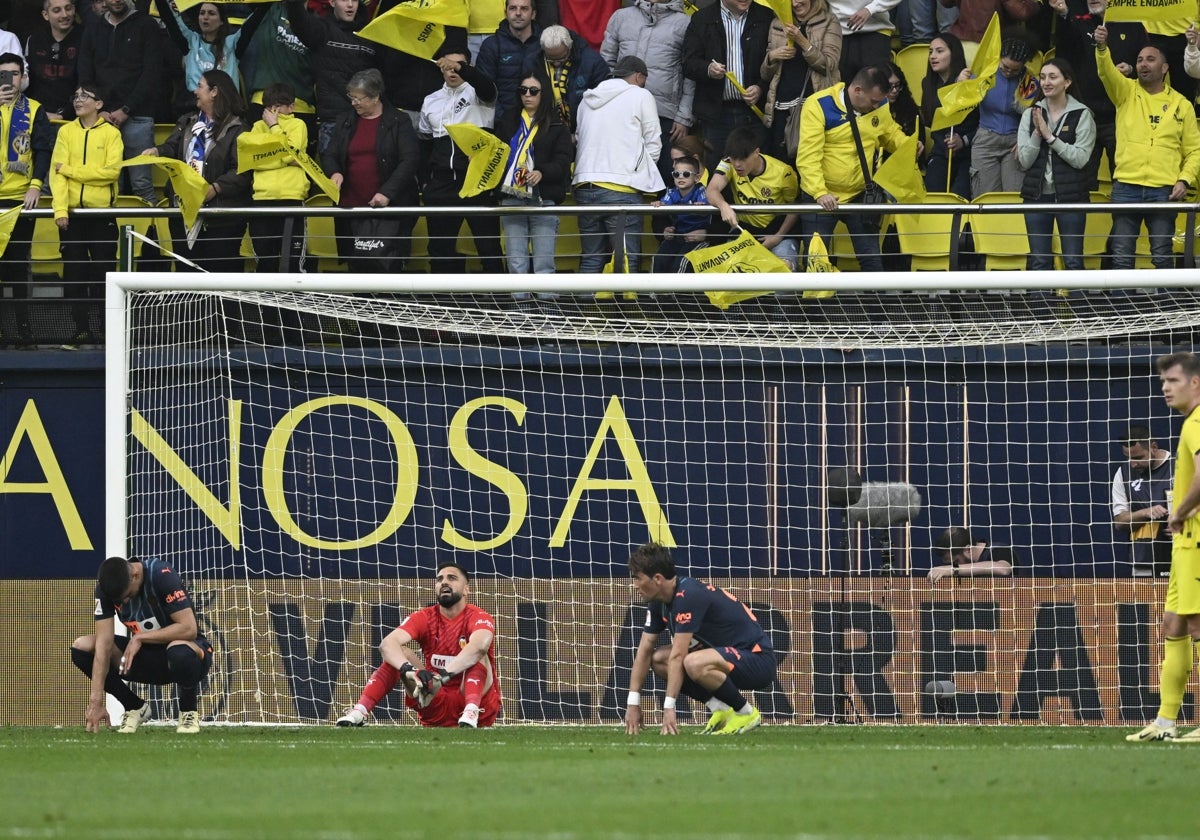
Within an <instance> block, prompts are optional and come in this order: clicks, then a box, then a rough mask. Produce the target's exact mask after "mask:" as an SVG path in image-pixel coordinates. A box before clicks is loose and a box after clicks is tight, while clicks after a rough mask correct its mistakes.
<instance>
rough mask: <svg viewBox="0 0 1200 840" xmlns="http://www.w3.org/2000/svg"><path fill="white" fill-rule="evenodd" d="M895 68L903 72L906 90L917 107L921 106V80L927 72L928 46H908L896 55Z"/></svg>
mask: <svg viewBox="0 0 1200 840" xmlns="http://www.w3.org/2000/svg"><path fill="white" fill-rule="evenodd" d="M896 66H897V67H899V68H900V69H901V70H902V71H903V72H904V78H905V80H906V81H907V82H908V89H909V91H911V92H912V96H913V99H915V100H916V101H917V105H920V104H921V80H922V79H924V78H925V74H926V72H928V70H929V45H928V44H909V45H908V46H907V47H903V48H902V49H901V50H900V52H898V53H896Z"/></svg>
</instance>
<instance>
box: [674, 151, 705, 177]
mask: <svg viewBox="0 0 1200 840" xmlns="http://www.w3.org/2000/svg"><path fill="white" fill-rule="evenodd" d="M680 164H684V165H685V166H690V167H692V169H695V170H696V174H697V175H699V174H700V173H701V172H703V171H704V167H702V166H701V165H700V161H698V160H696V159H695V158H694V157H692V156H691V155H684V156H683V157H681V158H678V159H676V160H674V161H672V162H671V165H672V166H679V165H680Z"/></svg>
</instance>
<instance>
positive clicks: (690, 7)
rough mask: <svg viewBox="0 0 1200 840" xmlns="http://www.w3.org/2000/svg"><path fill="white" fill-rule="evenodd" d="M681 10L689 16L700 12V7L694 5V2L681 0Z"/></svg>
mask: <svg viewBox="0 0 1200 840" xmlns="http://www.w3.org/2000/svg"><path fill="white" fill-rule="evenodd" d="M683 10H684V11H685V12H687V13H688V15H689V16H691V15H694V14H696V12H698V11H700V7H699V6H697V5H696V0H683Z"/></svg>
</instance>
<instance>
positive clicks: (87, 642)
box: [71, 636, 96, 653]
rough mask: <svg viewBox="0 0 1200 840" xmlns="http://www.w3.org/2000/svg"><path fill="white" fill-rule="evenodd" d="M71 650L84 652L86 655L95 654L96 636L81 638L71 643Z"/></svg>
mask: <svg viewBox="0 0 1200 840" xmlns="http://www.w3.org/2000/svg"><path fill="white" fill-rule="evenodd" d="M71 650H73V651H75V650H82V651H84V652H86V653H93V652H95V650H96V637H95V636H80V637H78V638H77V639H75V641H73V642H71Z"/></svg>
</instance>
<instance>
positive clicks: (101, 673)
mask: <svg viewBox="0 0 1200 840" xmlns="http://www.w3.org/2000/svg"><path fill="white" fill-rule="evenodd" d="M95 596H96V601H95V604H96V606H95V609H94V610H93V617H94V618H95V619H96V632H95V633H94V634H93V635H90V636H80V637H79V638H78V639H76V640H75V643H74V644H73V645H71V661H72V662H74V663H75V666H76V667H77V668H79V670H80V671H83V673H84V674H86V675H87V676H89V677H91V678H92V691H91V694H90V695H89V697H88V707H87V731H88V732H99V731H100V725H101V724H102V723H104V724H109V725H111V723H110V721H109V718H108V711H107V710H106V708H105V698H104V694H105V692H108V693H109V694H111V695H112V696H113V697H115V698H117V701H118V702H119V703H120V704H121V705H122V706H124V707H125V715H124V717H123V718H122V719H121V728H120V731H121V732H124V733H126V734H128V733H133V732H137V729H138V727H139V726H141V725H142V724H143V723H145V722H146V721H147V720H149V719H150V706H149V705H147V703H146V701H145V700H143V699H142V698H141V697H139V696H138V695H137V694H135V693H134V692H133V689H131V688H130V687H129V685H128V683H130V682H136V683H149V684H151V685H171V684H175V685H176V686H178V689H177V696H178V700H179V725H178V726H177V727H176V728H175V731H176V732H183V733H186V734H195V733H197V732H199V731H200V712H199V711H197V707H198V701H199V696H200V681H201V680H203V679H204V677H205V675H207V674H208V671H209V668H211V667H212V660H213V650H212V645H210V644H209V643H208V640H206V639H205V638H204V637H203V636H201V635H200V632H199V629H198V627H197V624H196V613H195V612H194V611H193V610H192V599H191V596H190V595H189V594H188V591H187V589H186V588H185V587H184V585H183V581H181V580H180V579H179V575H177V574H175V572H174V570H173V569H171V567H170V566H168V565H167V564H166V563H165V562H163V561H162V560H137V559H134V560H126V559H125V558H124V557H109V558H108V559H107V560H105V561H104V562H103V563H101V564H100V571H99V573H98V574H97V575H96V593H95ZM118 615H119V616H120V617H121V622H122V623H123V624H124V625H125V626H126V627H128V628H129V635H128V636H117V635H116V619H115V616H118Z"/></svg>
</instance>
